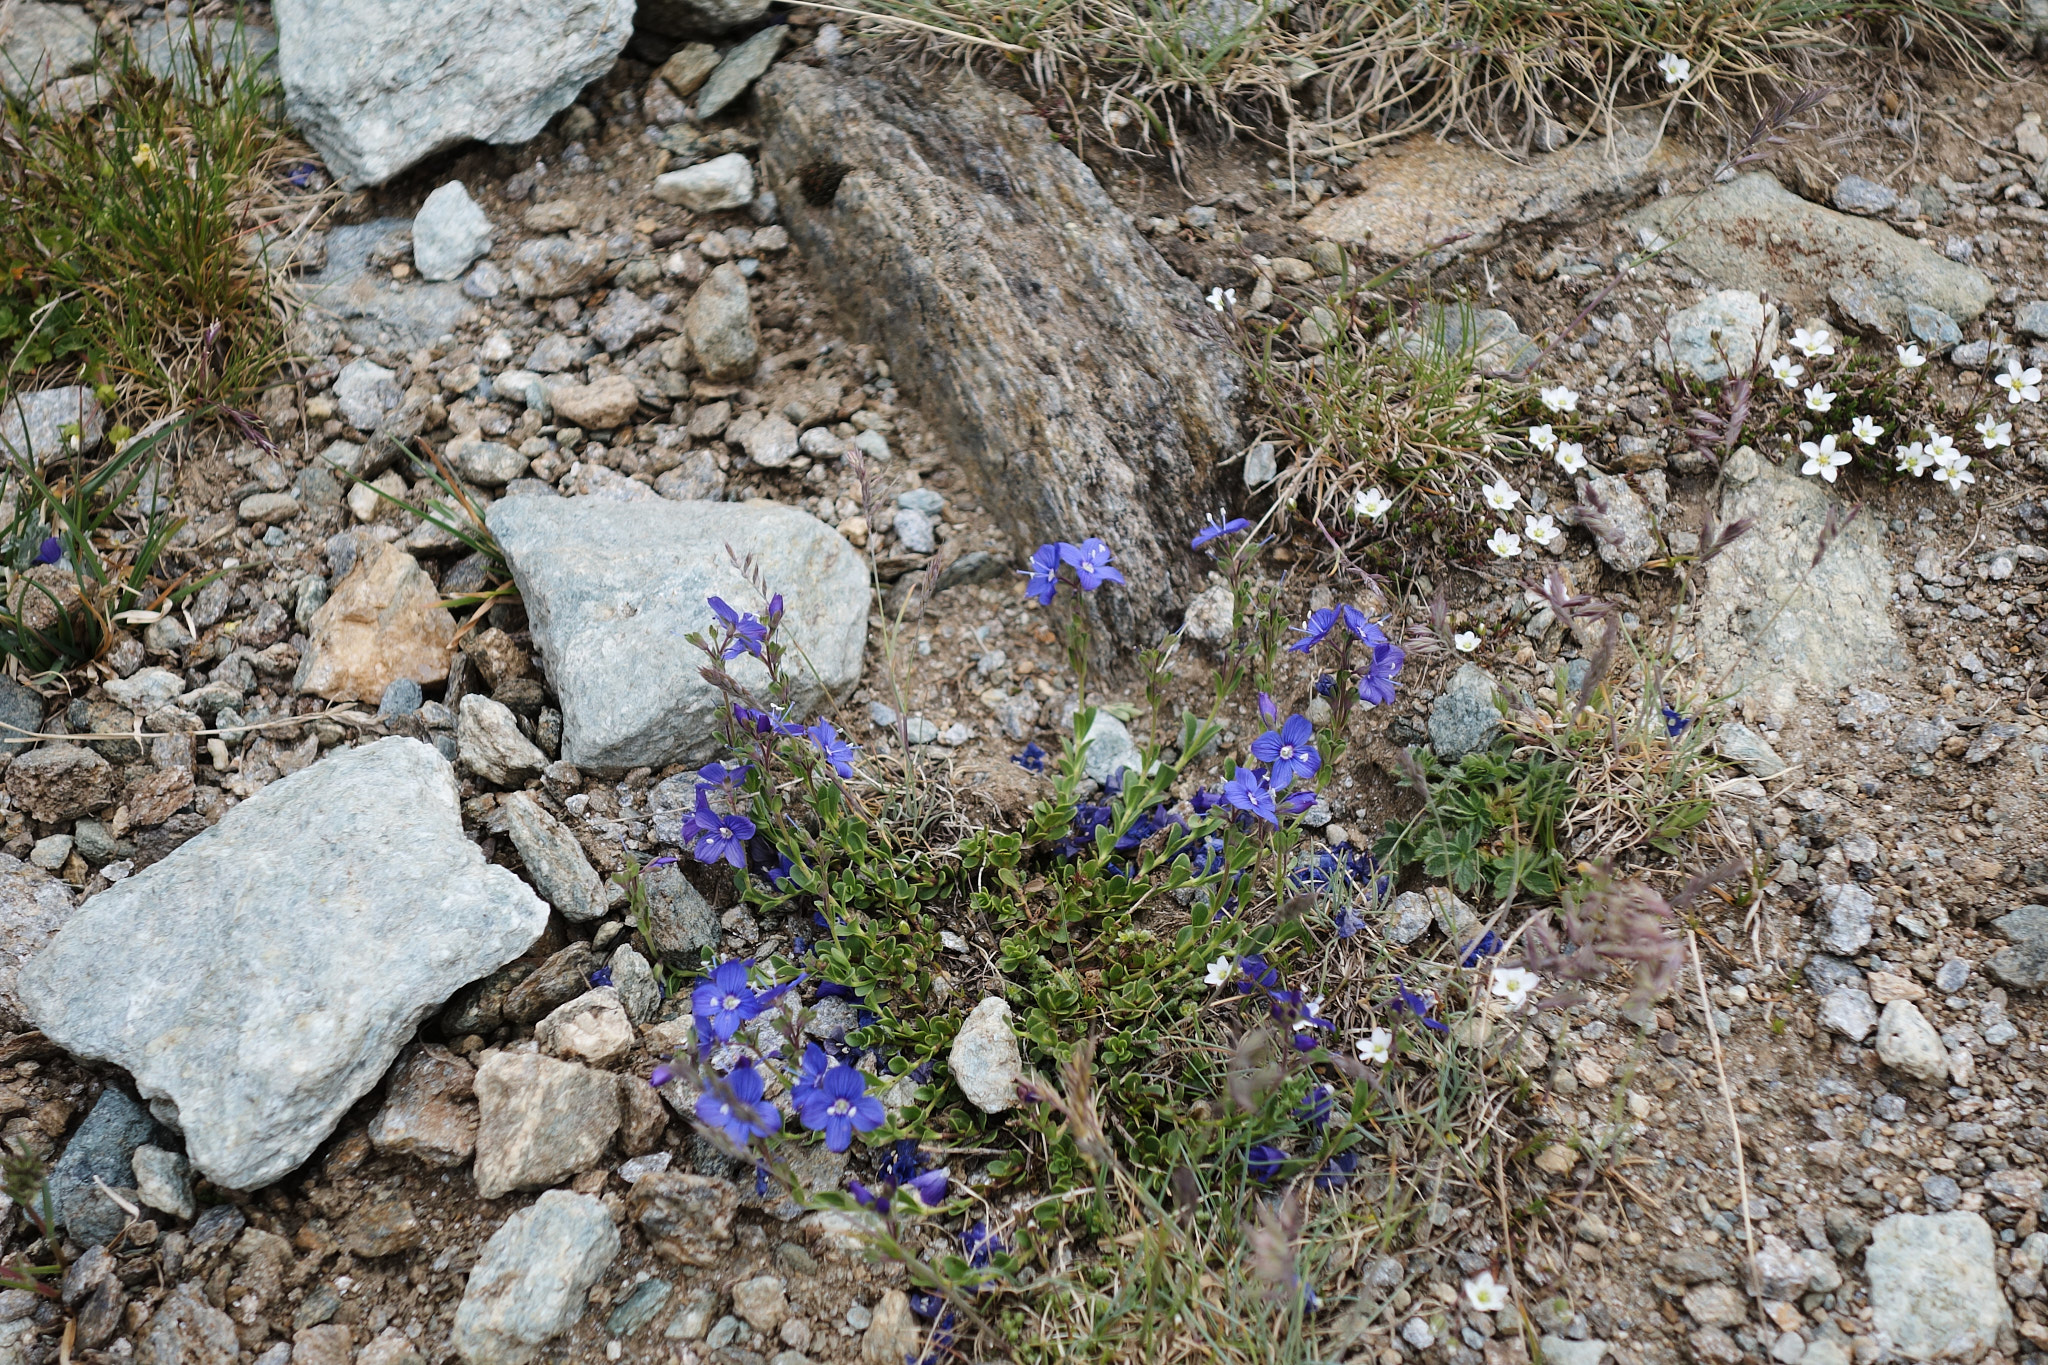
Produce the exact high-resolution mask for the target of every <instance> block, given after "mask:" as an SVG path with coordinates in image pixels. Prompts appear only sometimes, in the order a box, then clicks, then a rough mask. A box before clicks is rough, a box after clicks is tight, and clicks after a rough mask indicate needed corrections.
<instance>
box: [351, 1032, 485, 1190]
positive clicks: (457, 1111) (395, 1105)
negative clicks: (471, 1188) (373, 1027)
mask: <svg viewBox="0 0 2048 1365" xmlns="http://www.w3.org/2000/svg"><path fill="white" fill-rule="evenodd" d="M370 1141H371V1142H373V1143H375V1144H376V1147H377V1150H378V1151H380V1152H392V1153H396V1154H398V1155H400V1156H410V1157H415V1158H417V1159H418V1160H420V1161H424V1162H425V1163H426V1164H427V1165H429V1166H460V1165H461V1164H462V1163H463V1162H465V1161H467V1160H469V1158H470V1154H471V1153H473V1152H474V1151H476V1068H475V1067H473V1066H471V1065H470V1064H469V1063H468V1062H465V1061H463V1060H462V1058H460V1057H458V1056H456V1055H455V1054H454V1053H452V1052H450V1051H449V1050H448V1049H447V1048H445V1047H436V1046H434V1045H433V1044H431V1043H430V1044H426V1045H423V1046H421V1047H419V1048H417V1049H416V1050H414V1051H413V1052H412V1053H411V1054H409V1055H408V1056H407V1057H406V1058H405V1060H403V1061H401V1062H400V1063H399V1064H398V1067H397V1069H396V1070H394V1071H393V1072H392V1074H391V1087H390V1090H389V1092H388V1093H387V1094H386V1096H385V1099H384V1108H383V1109H381V1110H380V1111H378V1114H377V1117H376V1118H374V1119H372V1120H371V1121H370Z"/></svg>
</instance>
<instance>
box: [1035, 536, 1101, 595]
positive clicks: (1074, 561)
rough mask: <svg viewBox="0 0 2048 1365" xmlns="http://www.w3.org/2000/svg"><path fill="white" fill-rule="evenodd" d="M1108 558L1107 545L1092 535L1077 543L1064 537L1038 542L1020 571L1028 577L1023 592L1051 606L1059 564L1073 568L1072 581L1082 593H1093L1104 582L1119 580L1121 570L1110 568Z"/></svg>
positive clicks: (1056, 583) (1057, 585)
mask: <svg viewBox="0 0 2048 1365" xmlns="http://www.w3.org/2000/svg"><path fill="white" fill-rule="evenodd" d="M1112 557H1113V552H1112V551H1111V550H1110V548H1109V546H1107V545H1105V544H1103V543H1102V542H1101V541H1100V540H1098V539H1095V538H1094V537H1092V536H1091V537H1090V538H1089V539H1087V540H1084V541H1082V542H1081V543H1080V544H1079V545H1069V544H1068V543H1067V542H1066V541H1064V540H1060V541H1054V542H1053V543H1052V544H1050V545H1041V546H1039V547H1038V548H1037V549H1036V550H1033V551H1032V552H1031V567H1030V568H1029V569H1027V570H1025V571H1024V574H1025V577H1026V579H1027V580H1028V581H1027V582H1026V583H1025V585H1024V591H1025V593H1026V594H1027V595H1028V596H1030V597H1034V598H1036V599H1037V600H1038V605H1039V606H1041V607H1047V606H1051V605H1052V599H1053V595H1054V594H1055V593H1057V592H1058V591H1059V586H1060V566H1061V565H1065V566H1066V567H1068V568H1070V569H1072V570H1073V571H1074V582H1075V584H1076V585H1077V586H1078V587H1079V588H1080V589H1081V591H1082V592H1094V591H1095V590H1096V589H1097V588H1099V587H1101V586H1102V585H1103V584H1104V583H1121V582H1123V581H1124V576H1123V573H1122V571H1120V570H1118V569H1114V568H1112V567H1110V563H1109V561H1110V559H1111V558H1112Z"/></svg>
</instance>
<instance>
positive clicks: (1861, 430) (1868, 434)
mask: <svg viewBox="0 0 2048 1365" xmlns="http://www.w3.org/2000/svg"><path fill="white" fill-rule="evenodd" d="M1849 434H1850V435H1852V436H1854V437H1855V438H1856V439H1857V440H1859V441H1861V442H1863V444H1865V445H1867V446H1874V445H1876V444H1877V438H1878V437H1880V436H1882V435H1884V428H1883V427H1881V426H1879V425H1878V424H1877V423H1876V422H1875V421H1873V420H1872V419H1870V418H1868V417H1858V418H1857V419H1856V420H1855V421H1853V422H1851V423H1849Z"/></svg>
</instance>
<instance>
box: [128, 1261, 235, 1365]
mask: <svg viewBox="0 0 2048 1365" xmlns="http://www.w3.org/2000/svg"><path fill="white" fill-rule="evenodd" d="M239 1359H241V1342H240V1341H239V1340H238V1339H237V1338H236V1336H235V1320H234V1319H233V1318H231V1317H229V1316H228V1315H227V1314H226V1313H223V1312H221V1311H220V1310H219V1309H218V1308H215V1307H214V1306H213V1305H212V1304H210V1303H208V1302H207V1301H206V1298H205V1294H204V1291H203V1290H202V1288H201V1287H200V1284H199V1282H198V1281H197V1280H192V1281H188V1282H187V1283H185V1284H181V1285H179V1286H178V1287H177V1288H176V1289H174V1290H172V1291H171V1292H170V1294H169V1295H168V1296H166V1297H165V1299H164V1301H163V1302H162V1303H160V1304H158V1305H157V1309H156V1312H155V1313H154V1314H153V1315H152V1316H151V1317H150V1319H149V1325H148V1326H147V1327H145V1328H144V1329H143V1332H142V1340H141V1341H139V1342H137V1343H136V1345H135V1363H136V1365H233V1362H235V1361H237V1360H239Z"/></svg>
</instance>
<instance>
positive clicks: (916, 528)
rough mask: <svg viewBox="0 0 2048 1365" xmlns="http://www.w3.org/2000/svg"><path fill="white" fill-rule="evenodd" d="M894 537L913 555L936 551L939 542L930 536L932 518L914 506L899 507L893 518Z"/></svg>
mask: <svg viewBox="0 0 2048 1365" xmlns="http://www.w3.org/2000/svg"><path fill="white" fill-rule="evenodd" d="M894 525H895V527H896V539H898V540H900V541H902V542H903V548H904V549H906V550H908V551H910V552H911V553H912V554H914V555H928V554H932V553H934V552H936V551H937V550H938V548H939V543H938V541H937V540H936V539H934V538H933V536H932V519H931V518H930V517H928V516H926V515H925V514H924V513H922V512H920V511H918V510H917V509H916V508H914V507H899V508H897V509H896V516H895V520H894Z"/></svg>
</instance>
